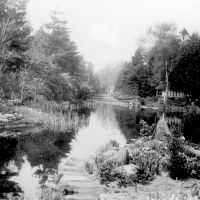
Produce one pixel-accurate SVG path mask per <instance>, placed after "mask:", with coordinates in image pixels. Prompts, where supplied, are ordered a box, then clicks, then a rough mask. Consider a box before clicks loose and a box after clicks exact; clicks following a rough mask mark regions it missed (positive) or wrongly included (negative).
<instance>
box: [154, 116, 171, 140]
mask: <svg viewBox="0 0 200 200" xmlns="http://www.w3.org/2000/svg"><path fill="white" fill-rule="evenodd" d="M170 137H171V132H170V130H169V127H168V125H167V123H166V121H165V120H164V118H163V117H162V118H161V119H160V120H159V121H158V123H157V126H156V132H155V136H154V139H157V140H160V141H163V142H168V140H169V138H170Z"/></svg>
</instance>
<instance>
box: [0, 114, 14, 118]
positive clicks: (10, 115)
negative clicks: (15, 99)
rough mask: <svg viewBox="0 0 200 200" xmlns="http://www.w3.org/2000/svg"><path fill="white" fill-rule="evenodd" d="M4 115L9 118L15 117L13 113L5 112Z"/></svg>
mask: <svg viewBox="0 0 200 200" xmlns="http://www.w3.org/2000/svg"><path fill="white" fill-rule="evenodd" d="M3 117H5V118H7V119H9V118H12V117H15V115H13V114H4V115H3Z"/></svg>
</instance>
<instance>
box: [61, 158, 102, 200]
mask: <svg viewBox="0 0 200 200" xmlns="http://www.w3.org/2000/svg"><path fill="white" fill-rule="evenodd" d="M62 171H63V177H62V179H61V181H60V183H61V184H63V185H69V186H70V187H72V189H73V191H74V194H72V195H67V196H65V199H66V200H98V199H99V197H100V194H101V192H102V186H101V185H100V183H99V182H98V181H97V180H94V179H92V178H91V177H90V176H89V175H88V174H87V172H86V170H85V168H84V161H83V160H79V159H76V158H70V157H69V158H68V159H67V161H66V162H65V163H64V166H63V168H62Z"/></svg>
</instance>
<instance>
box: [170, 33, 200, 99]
mask: <svg viewBox="0 0 200 200" xmlns="http://www.w3.org/2000/svg"><path fill="white" fill-rule="evenodd" d="M199 47H200V37H199V35H198V34H192V35H191V36H190V37H189V39H188V40H186V41H185V42H184V43H183V44H182V46H181V48H180V50H179V52H180V53H179V59H178V61H177V65H176V67H175V69H174V71H173V73H172V76H171V79H170V82H171V83H172V88H173V89H176V90H179V91H182V92H184V93H185V94H187V95H188V98H190V101H194V102H195V101H196V102H197V103H198V101H199V99H200V96H199V93H198V92H197V91H198V90H199V88H200V81H199V75H200V70H199V60H200V57H199V53H200V50H199Z"/></svg>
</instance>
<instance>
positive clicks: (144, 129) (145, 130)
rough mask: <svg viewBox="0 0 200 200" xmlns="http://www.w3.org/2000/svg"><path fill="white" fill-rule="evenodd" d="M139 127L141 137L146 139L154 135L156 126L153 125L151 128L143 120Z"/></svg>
mask: <svg viewBox="0 0 200 200" xmlns="http://www.w3.org/2000/svg"><path fill="white" fill-rule="evenodd" d="M139 126H140V135H141V136H143V137H144V136H151V135H153V133H154V130H155V127H156V124H152V125H151V126H149V125H148V124H147V122H145V121H144V120H143V119H141V120H140V122H139Z"/></svg>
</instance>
